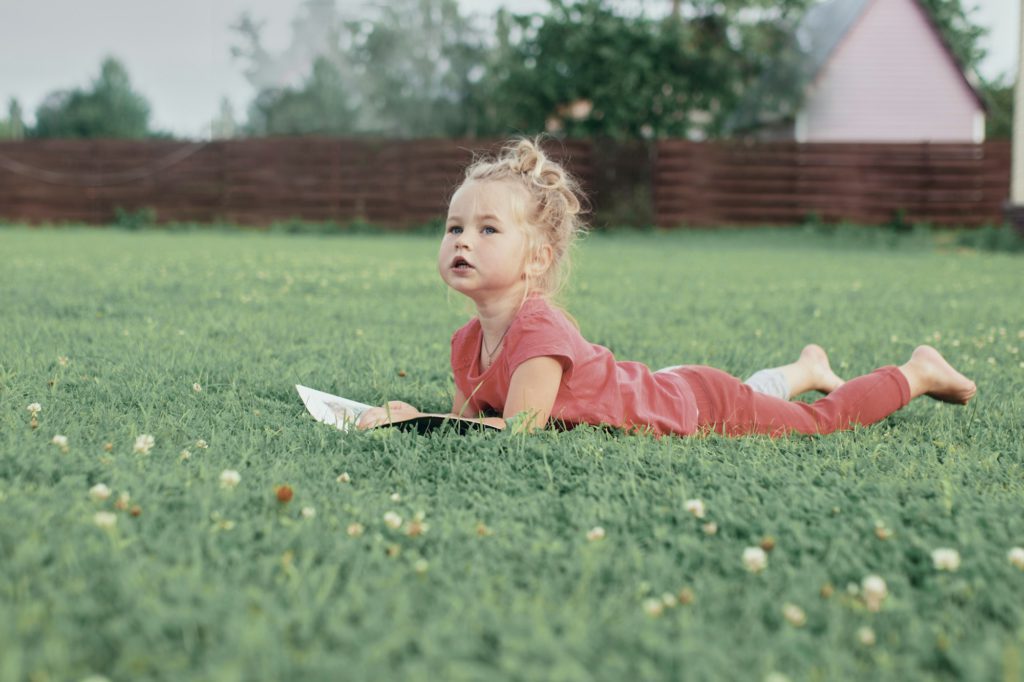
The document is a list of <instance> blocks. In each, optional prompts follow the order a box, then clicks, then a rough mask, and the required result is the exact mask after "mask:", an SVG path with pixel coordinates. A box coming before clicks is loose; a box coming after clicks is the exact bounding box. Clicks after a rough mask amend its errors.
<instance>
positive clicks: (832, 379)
mask: <svg viewBox="0 0 1024 682" xmlns="http://www.w3.org/2000/svg"><path fill="white" fill-rule="evenodd" d="M743 383H745V384H746V385H747V386H750V388H752V389H754V390H755V391H757V392H758V393H763V394H765V395H770V396H775V397H776V398H782V399H783V400H789V399H790V398H791V397H793V396H795V395H800V394H801V393H805V392H807V391H821V392H822V393H831V392H832V391H834V390H836V389H837V388H839V387H840V386H842V385H843V380H842V379H840V378H839V376H837V375H836V373H835V372H833V371H832V366H831V365H830V364H829V362H828V354H827V353H825V349H823V348H822V347H821V346H819V345H817V344H813V343H812V344H809V345H807V346H804V349H803V350H802V351H801V352H800V357H799V358H798V359H797V361H796V362H792V363H790V364H788V365H783V366H781V367H774V368H772V369H762V370H760V371H758V372H755V373H754V374H753V375H751V377H750V378H749V379H747V380H746V381H745V382H743Z"/></svg>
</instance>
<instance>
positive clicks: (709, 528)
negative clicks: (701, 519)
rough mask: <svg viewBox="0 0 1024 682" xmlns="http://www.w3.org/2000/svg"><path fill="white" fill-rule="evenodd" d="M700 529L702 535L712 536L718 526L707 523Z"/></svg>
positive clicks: (712, 522)
mask: <svg viewBox="0 0 1024 682" xmlns="http://www.w3.org/2000/svg"><path fill="white" fill-rule="evenodd" d="M700 529H701V530H702V531H704V535H714V534H715V533H717V532H718V524H717V523H715V522H714V521H708V522H707V523H705V524H704V525H702V526H701V527H700Z"/></svg>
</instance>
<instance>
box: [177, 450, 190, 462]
mask: <svg viewBox="0 0 1024 682" xmlns="http://www.w3.org/2000/svg"><path fill="white" fill-rule="evenodd" d="M178 457H180V458H181V459H182V460H186V459H191V458H192V453H191V452H189V450H188V448H185V449H184V450H182V451H181V453H180V454H179V455H178Z"/></svg>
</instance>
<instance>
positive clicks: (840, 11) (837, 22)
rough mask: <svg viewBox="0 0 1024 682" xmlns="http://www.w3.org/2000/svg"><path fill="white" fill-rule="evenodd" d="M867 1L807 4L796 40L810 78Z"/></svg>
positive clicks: (836, 0)
mask: <svg viewBox="0 0 1024 682" xmlns="http://www.w3.org/2000/svg"><path fill="white" fill-rule="evenodd" d="M868 2H869V0H828V1H827V2H822V3H819V4H816V5H814V6H812V7H810V8H809V9H808V10H807V13H806V14H804V18H803V20H801V21H800V25H799V26H798V27H797V30H796V36H797V41H798V42H799V43H800V47H801V48H802V49H803V51H804V53H805V54H807V58H808V64H807V73H809V74H810V75H811V77H812V78H813V77H814V76H815V75H817V73H818V72H819V71H820V70H821V68H822V67H823V66H825V62H826V61H828V58H829V56H830V55H831V54H832V52H833V51H835V49H836V46H837V45H839V41H841V40H842V39H843V36H845V35H846V33H847V31H849V30H850V28H851V27H852V26H853V24H854V22H855V21H857V17H859V16H860V15H861V12H863V11H864V7H865V5H867V4H868Z"/></svg>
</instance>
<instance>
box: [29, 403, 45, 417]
mask: <svg viewBox="0 0 1024 682" xmlns="http://www.w3.org/2000/svg"><path fill="white" fill-rule="evenodd" d="M28 411H29V412H31V413H32V416H33V417H34V416H36V415H37V414H39V413H40V412H42V411H43V406H42V405H40V404H39V403H31V404H30V405H29V406H28Z"/></svg>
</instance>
